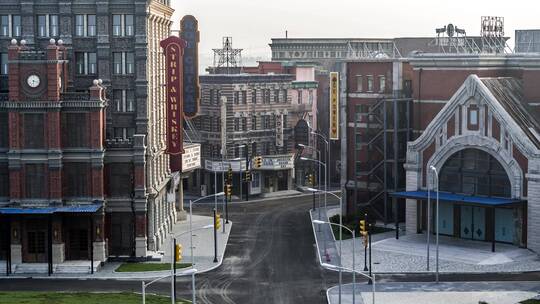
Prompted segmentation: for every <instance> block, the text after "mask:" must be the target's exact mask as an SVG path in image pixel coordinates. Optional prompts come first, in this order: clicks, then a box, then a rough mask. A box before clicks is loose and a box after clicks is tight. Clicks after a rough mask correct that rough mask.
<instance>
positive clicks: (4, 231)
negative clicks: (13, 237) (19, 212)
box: [0, 218, 10, 260]
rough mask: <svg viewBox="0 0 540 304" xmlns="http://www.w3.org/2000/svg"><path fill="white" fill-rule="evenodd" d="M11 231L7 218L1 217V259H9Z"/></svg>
mask: <svg viewBox="0 0 540 304" xmlns="http://www.w3.org/2000/svg"><path fill="white" fill-rule="evenodd" d="M9 233H10V231H9V226H8V223H7V220H5V219H3V218H0V260H6V259H7V252H8V246H9V244H8V239H9Z"/></svg>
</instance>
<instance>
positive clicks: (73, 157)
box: [0, 0, 176, 271]
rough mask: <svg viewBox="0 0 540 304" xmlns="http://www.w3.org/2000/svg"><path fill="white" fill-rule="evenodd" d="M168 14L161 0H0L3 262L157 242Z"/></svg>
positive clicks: (135, 248)
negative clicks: (163, 43)
mask: <svg viewBox="0 0 540 304" xmlns="http://www.w3.org/2000/svg"><path fill="white" fill-rule="evenodd" d="M172 13H173V10H172V8H171V7H170V6H169V3H168V1H143V2H129V1H128V2H123V3H118V2H115V1H91V2H89V3H84V4H82V3H73V2H71V1H61V0H59V1H52V2H47V3H43V2H39V1H27V2H24V3H21V2H19V1H7V2H6V1H4V2H3V5H2V7H0V28H1V29H2V30H0V55H1V56H0V58H1V61H0V66H1V70H2V73H0V90H1V91H2V92H3V93H2V94H1V95H0V96H1V100H0V130H1V131H0V132H2V134H1V136H0V185H1V187H0V207H1V208H0V223H1V225H4V226H3V227H2V229H1V231H2V232H4V231H9V233H8V234H4V233H3V234H2V236H1V237H0V248H1V249H0V258H7V259H8V260H10V262H11V264H12V265H15V267H13V268H12V269H11V270H12V271H17V269H21V270H22V269H23V268H24V265H25V264H27V263H45V262H49V264H50V265H53V264H54V265H55V266H54V267H56V268H58V267H59V265H60V264H61V263H62V262H63V261H64V260H89V259H90V257H91V256H93V258H94V260H96V261H104V260H106V259H107V258H108V257H111V256H119V257H121V256H136V257H146V256H147V252H148V250H158V249H159V248H160V246H161V244H162V242H163V239H164V238H165V235H166V234H167V232H168V231H169V230H170V229H171V227H172V224H173V223H174V221H175V220H176V211H175V208H174V201H175V196H174V193H175V185H174V181H173V179H172V178H171V172H170V170H169V158H168V156H167V155H166V154H165V153H164V151H165V138H164V136H163V134H164V132H165V108H164V104H165V102H164V101H165V88H164V87H163V86H162V85H161V84H162V83H163V82H164V81H163V80H164V75H163V73H162V71H163V65H164V58H163V56H162V55H161V53H160V47H159V41H161V40H162V39H164V38H165V37H167V36H168V35H169V31H170V25H171V20H170V18H171V15H172ZM4 29H5V30H4ZM12 40H13V41H12ZM98 79H99V80H98ZM8 84H9V85H8ZM105 88H107V90H106V91H105ZM29 134H31V136H29ZM8 138H9V140H7V139H8ZM92 227H93V229H92ZM56 268H55V269H56Z"/></svg>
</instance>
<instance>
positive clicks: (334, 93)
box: [330, 72, 339, 140]
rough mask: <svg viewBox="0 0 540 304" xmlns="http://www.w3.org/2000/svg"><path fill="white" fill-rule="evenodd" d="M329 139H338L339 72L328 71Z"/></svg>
mask: <svg viewBox="0 0 540 304" xmlns="http://www.w3.org/2000/svg"><path fill="white" fill-rule="evenodd" d="M330 139H331V140H338V139H339V73H338V72H331V73H330Z"/></svg>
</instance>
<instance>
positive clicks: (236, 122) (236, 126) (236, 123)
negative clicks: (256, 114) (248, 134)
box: [234, 117, 240, 131]
mask: <svg viewBox="0 0 540 304" xmlns="http://www.w3.org/2000/svg"><path fill="white" fill-rule="evenodd" d="M234 130H235V131H240V119H239V118H238V117H235V118H234Z"/></svg>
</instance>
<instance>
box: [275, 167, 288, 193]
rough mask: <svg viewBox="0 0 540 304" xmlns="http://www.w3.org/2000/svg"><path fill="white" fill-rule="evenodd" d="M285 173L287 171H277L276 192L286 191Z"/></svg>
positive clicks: (286, 178)
mask: <svg viewBox="0 0 540 304" xmlns="http://www.w3.org/2000/svg"><path fill="white" fill-rule="evenodd" d="M287 173H288V171H278V174H277V182H278V186H277V190H278V191H283V190H288V186H289V183H288V174H287Z"/></svg>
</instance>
